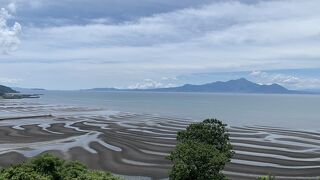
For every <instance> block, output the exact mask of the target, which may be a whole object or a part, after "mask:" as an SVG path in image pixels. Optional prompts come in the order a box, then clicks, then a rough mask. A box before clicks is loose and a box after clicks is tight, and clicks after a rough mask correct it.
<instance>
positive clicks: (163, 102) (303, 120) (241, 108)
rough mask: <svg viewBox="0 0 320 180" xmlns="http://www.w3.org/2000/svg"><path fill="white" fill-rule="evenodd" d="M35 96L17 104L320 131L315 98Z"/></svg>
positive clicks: (78, 93) (81, 93)
mask: <svg viewBox="0 0 320 180" xmlns="http://www.w3.org/2000/svg"><path fill="white" fill-rule="evenodd" d="M39 92H40V93H42V94H44V95H43V96H42V97H41V98H40V99H23V100H21V101H28V102H37V103H42V104H55V105H73V106H81V107H97V108H104V109H108V110H114V111H123V112H134V113H148V114H155V115H160V116H171V117H179V118H188V119H194V120H203V119H205V118H218V119H221V120H223V121H224V122H226V123H227V124H228V125H230V126H252V125H255V126H256V125H257V126H273V127H286V128H293V129H307V130H320V96H319V95H264V94H263V95H262V94H213V93H156V92H88V91H39ZM39 92H38V93H39Z"/></svg>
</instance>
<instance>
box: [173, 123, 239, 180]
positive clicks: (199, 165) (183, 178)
mask: <svg viewBox="0 0 320 180" xmlns="http://www.w3.org/2000/svg"><path fill="white" fill-rule="evenodd" d="M226 126H227V125H226V124H223V123H222V122H221V121H219V120H217V119H206V120H204V121H203V122H200V123H194V124H191V125H189V126H188V127H187V128H186V130H183V131H180V132H178V134H177V141H178V144H177V147H176V149H175V150H174V151H172V152H171V154H170V155H169V157H168V158H169V159H170V160H171V161H172V162H173V167H172V170H171V172H170V179H174V180H191V179H192V180H209V179H214V180H220V179H225V176H224V175H223V173H221V171H222V170H223V168H224V166H225V164H226V163H227V162H229V161H230V160H231V157H232V156H233V154H234V152H233V151H232V145H231V143H230V141H229V134H228V133H227V129H226Z"/></svg>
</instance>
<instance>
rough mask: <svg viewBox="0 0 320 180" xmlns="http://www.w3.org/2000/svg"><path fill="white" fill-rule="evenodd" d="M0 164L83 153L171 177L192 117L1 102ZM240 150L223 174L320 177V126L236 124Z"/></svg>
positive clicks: (120, 167)
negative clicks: (316, 128)
mask: <svg viewBox="0 0 320 180" xmlns="http://www.w3.org/2000/svg"><path fill="white" fill-rule="evenodd" d="M0 112H1V120H0V166H1V167H7V166H9V165H11V164H16V163H20V162H22V161H24V160H25V159H26V158H29V157H33V156H36V155H38V154H41V153H46V152H48V153H53V154H55V155H57V156H59V157H62V158H64V159H67V160H78V161H81V162H83V163H85V164H86V165H88V166H89V168H92V169H100V170H106V171H110V172H112V173H114V174H116V175H121V176H122V177H124V178H125V179H166V178H168V172H169V170H170V168H171V163H170V161H169V160H167V159H166V156H167V155H168V154H169V153H170V152H171V151H172V150H173V149H174V147H175V145H176V139H175V138H176V133H177V132H178V131H180V130H184V129H185V128H186V126H188V125H189V124H191V123H194V122H196V121H195V120H192V119H187V118H185V119H182V118H176V117H166V116H157V115H151V114H146V113H130V112H119V111H110V110H106V109H103V108H83V107H76V106H69V105H45V104H39V103H31V102H23V101H19V100H2V101H1V102H0ZM228 130H229V133H230V140H231V143H232V144H233V146H234V150H235V156H234V157H233V159H232V161H231V162H230V163H228V164H227V166H226V168H225V170H224V173H225V174H226V175H227V176H228V177H229V178H231V179H256V178H257V177H258V176H261V175H267V174H269V173H272V174H273V175H276V176H277V177H278V179H316V177H317V176H318V175H319V171H320V165H319V164H320V156H319V155H320V133H318V132H316V131H301V130H293V129H284V128H277V127H269V126H242V127H238V126H237V127H236V126H230V127H228Z"/></svg>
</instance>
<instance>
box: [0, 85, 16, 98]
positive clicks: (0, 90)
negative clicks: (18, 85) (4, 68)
mask: <svg viewBox="0 0 320 180" xmlns="http://www.w3.org/2000/svg"><path fill="white" fill-rule="evenodd" d="M5 93H17V91H15V90H13V89H11V88H9V87H6V86H2V85H0V96H3V95H4V94H5Z"/></svg>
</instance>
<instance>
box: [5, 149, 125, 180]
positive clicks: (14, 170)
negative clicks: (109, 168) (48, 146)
mask: <svg viewBox="0 0 320 180" xmlns="http://www.w3.org/2000/svg"><path fill="white" fill-rule="evenodd" d="M0 179H1V180H2V179H6V180H35V179H37V180H120V178H118V177H115V176H113V175H112V174H111V173H109V172H103V171H94V170H89V169H88V168H87V167H86V166H85V165H83V164H82V163H80V162H76V161H65V160H62V159H59V158H58V157H55V156H53V155H50V154H43V155H40V156H38V157H35V158H32V159H30V160H28V161H27V162H25V163H22V164H18V165H13V166H10V167H8V168H5V169H2V170H1V171H0Z"/></svg>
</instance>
